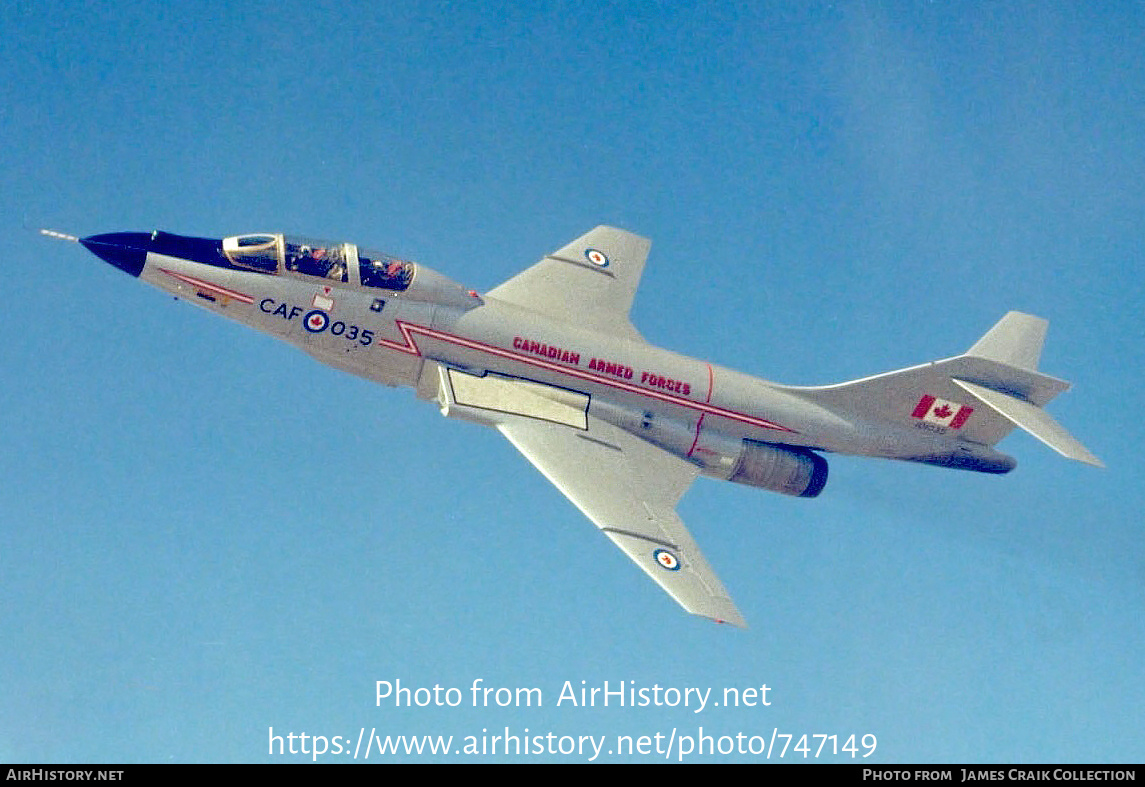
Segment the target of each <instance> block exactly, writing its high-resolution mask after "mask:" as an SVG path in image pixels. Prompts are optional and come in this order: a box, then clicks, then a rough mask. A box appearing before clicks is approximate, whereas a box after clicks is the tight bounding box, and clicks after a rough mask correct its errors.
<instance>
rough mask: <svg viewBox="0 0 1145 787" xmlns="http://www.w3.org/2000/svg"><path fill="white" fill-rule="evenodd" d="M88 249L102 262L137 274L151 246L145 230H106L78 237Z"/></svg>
mask: <svg viewBox="0 0 1145 787" xmlns="http://www.w3.org/2000/svg"><path fill="white" fill-rule="evenodd" d="M80 243H82V244H83V245H84V248H86V249H87V250H88V251H90V252H91V253H92V254H94V255H95V256H97V257H99V258H100V259H101V260H103V261H104V262H109V263H111V264H112V265H114V266H115V267H117V268H119V269H120V270H121V271H123V272H124V273H130V274H131V275H132V276H136V277H137V276H139V274H140V273H142V272H143V265H144V263H146V262H147V251H148V249H149V248H150V247H151V234H150V233H147V232H108V233H105V234H103V235H92V236H91V237H88V238H80Z"/></svg>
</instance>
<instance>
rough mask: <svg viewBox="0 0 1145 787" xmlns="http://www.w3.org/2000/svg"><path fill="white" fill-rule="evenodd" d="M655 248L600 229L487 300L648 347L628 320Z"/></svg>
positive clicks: (629, 235) (494, 291) (621, 232)
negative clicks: (640, 342) (643, 274)
mask: <svg viewBox="0 0 1145 787" xmlns="http://www.w3.org/2000/svg"><path fill="white" fill-rule="evenodd" d="M650 247H651V242H650V241H649V240H648V239H647V238H642V237H640V236H639V235H633V234H632V233H631V232H626V231H624V230H620V229H616V228H615V227H605V226H600V227H597V228H596V229H594V230H592V231H591V232H588V233H585V234H584V235H582V236H581V237H579V238H577V239H576V240H574V241H573V242H572V243H570V244H568V245H567V246H565V247H564V248H562V249H560V250H559V251H554V252H553V253H552V254H550V255H548V256H547V257H545V258H544V259H543V260H541V261H540V262H538V263H537V264H535V265H533V266H532V267H531V268H528V269H526V270H524V271H522V272H521V273H519V274H517V275H516V276H514V277H513V278H511V279H509V280H508V281H507V282H505V283H504V284H502V285H500V286H499V287H495V288H494V289H492V290H490V291H489V292H488V293H487V294H488V296H489V297H491V298H497V299H500V300H503V301H508V302H510V303H513V304H516V305H517V306H521V307H524V308H526V309H530V310H532V311H535V312H539V313H541V314H545V315H548V316H551V317H555V318H557V319H560V320H564V321H566V322H570V323H572V324H574V325H581V326H584V327H587V328H592V329H594V330H599V331H603V332H606V333H611V334H613V335H616V336H623V337H625V338H629V339H636V340H639V341H643V337H641V336H640V334H639V332H637V330H636V328H635V327H633V325H632V322H631V321H630V320H629V318H628V312H629V310H630V309H631V308H632V299H633V297H635V295H636V288H637V287H638V286H639V284H640V276H641V274H642V273H643V272H644V262H645V260H646V259H647V258H648V249H649V248H650Z"/></svg>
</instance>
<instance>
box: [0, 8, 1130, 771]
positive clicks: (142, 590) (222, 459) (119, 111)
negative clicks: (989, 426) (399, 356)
mask: <svg viewBox="0 0 1145 787" xmlns="http://www.w3.org/2000/svg"><path fill="white" fill-rule="evenodd" d="M80 5H81V4H76V3H67V2H34V3H33V2H18V1H17V2H5V3H3V4H2V5H0V33H2V34H0V69H2V74H0V76H2V78H0V141H2V148H0V150H2V153H0V161H2V166H0V205H2V206H3V210H2V211H0V226H2V229H3V237H4V239H5V242H6V244H7V249H6V252H5V253H4V254H3V255H2V261H0V269H2V270H3V273H4V276H3V278H4V281H5V282H7V297H6V304H5V309H4V312H5V319H4V325H5V330H4V334H5V335H4V340H3V342H0V381H2V383H3V384H2V385H0V761H2V762H12V761H16V762H22V761H23V762H26V761H36V762H56V763H66V762H99V761H105V762H153V761H159V762H166V761H175V762H238V761H256V762H257V761H267V760H270V761H284V760H291V759H303V758H289V757H268V753H267V750H268V729H269V728H270V727H273V728H274V730H275V732H276V734H279V733H280V734H284V735H285V734H287V733H290V732H294V733H302V732H305V733H307V734H308V735H315V734H318V735H325V736H328V737H333V736H335V735H342V736H345V737H349V738H351V739H356V737H357V736H358V734H359V730H360V729H361V728H363V727H364V728H365V729H366V731H367V732H369V730H370V729H371V728H375V729H376V731H377V732H378V733H379V734H435V735H436V734H441V735H453V736H455V747H456V746H457V745H459V744H460V743H461V742H462V739H463V738H464V736H467V735H477V736H480V735H481V734H482V730H483V729H484V730H487V734H488V735H493V734H502V733H503V730H504V728H506V727H508V728H509V729H510V732H511V733H512V734H515V735H521V736H523V735H525V734H526V733H525V728H528V730H529V732H528V733H527V734H528V735H529V736H533V735H547V734H548V733H550V732H551V733H554V734H555V735H558V736H561V735H572V736H580V735H596V736H599V735H608V736H610V739H609V744H608V747H611V746H612V741H613V738H612V736H615V735H617V734H625V735H631V736H633V737H634V738H635V737H637V736H640V735H649V736H653V735H656V734H657V733H659V734H662V735H664V736H668V735H669V734H670V733H671V732H672V730H673V729H674V730H675V731H676V733H675V734H676V736H677V737H679V736H682V735H692V736H695V735H698V734H699V728H700V727H702V728H703V730H704V734H706V735H712V736H715V737H718V736H721V735H733V736H734V735H735V734H737V733H743V734H744V735H746V736H752V735H761V736H764V737H768V738H770V736H771V735H772V731H773V730H775V729H778V732H779V733H781V734H783V733H791V734H795V735H796V736H799V735H802V734H805V733H806V734H815V733H822V734H834V735H838V736H839V740H840V741H843V740H845V738H846V736H848V735H851V734H853V733H854V734H858V735H860V736H861V735H862V734H866V733H870V734H873V735H876V736H877V739H878V748H877V751H876V753H875V755H874V756H873V757H872V758H871V761H877V762H882V763H888V762H902V761H916V762H929V761H940V762H956V761H999V762H1004V761H1013V762H1022V761H1026V762H1031V761H1032V762H1051V761H1065V762H1069V761H1084V762H1089V761H1134V762H1141V761H1143V760H1145V724H1143V712H1142V708H1143V707H1145V670H1143V669H1142V663H1143V662H1145V636H1143V633H1142V631H1143V620H1145V592H1143V585H1145V558H1143V547H1142V524H1141V515H1140V512H1141V511H1142V510H1143V509H1145V499H1143V498H1145V493H1143V489H1145V484H1143V480H1145V479H1143V478H1142V472H1141V452H1142V443H1143V437H1145V435H1143V430H1142V428H1141V415H1140V414H1141V412H1142V411H1143V410H1145V396H1143V394H1142V373H1141V363H1142V357H1141V355H1142V353H1141V348H1142V342H1143V339H1145V336H1143V333H1145V331H1143V325H1145V321H1143V319H1142V316H1141V309H1142V295H1143V292H1142V286H1141V282H1142V279H1143V275H1145V266H1143V265H1142V256H1141V254H1142V252H1141V250H1142V229H1141V227H1142V219H1143V218H1145V199H1143V197H1142V193H1143V189H1142V183H1145V139H1143V135H1145V131H1143V129H1145V57H1143V53H1145V7H1143V6H1142V5H1141V4H1140V3H1128V2H1125V3H1103V4H1099V5H1090V4H1080V3H1052V2H1047V3H1015V4H1011V3H990V4H985V5H984V6H983V7H979V6H978V4H966V3H953V2H933V3H909V2H904V3H877V2H841V3H790V4H767V3H742V4H741V3H734V4H704V5H703V7H702V8H699V9H693V8H689V7H686V6H687V4H678V3H663V4H658V3H595V2H584V3H581V2H563V3H515V2H506V3H503V4H497V3H456V4H450V3H401V2H395V3H357V4H356V3H346V2H339V3H314V2H282V1H281V0H280V1H279V2H274V3H265V4H257V3H247V2H235V3H225V4H220V3H178V4H172V3H137V2H125V1H124V0H117V1H116V2H113V3H112V2H108V3H86V4H82V5H83V8H82V9H81V8H80ZM601 223H608V224H613V225H616V226H620V227H624V228H627V229H630V230H632V231H635V232H638V233H640V234H643V235H647V236H649V237H651V238H652V239H653V246H652V254H651V257H650V259H649V264H648V267H647V269H646V272H645V275H644V281H643V285H642V288H641V290H640V292H639V293H638V296H637V299H636V303H635V307H634V309H633V320H634V322H635V323H636V325H637V326H638V327H639V329H640V330H641V331H642V332H643V333H644V335H645V336H647V337H648V338H649V340H650V341H652V342H654V343H656V344H659V345H662V346H666V347H669V348H671V349H674V350H677V351H680V352H683V353H685V354H687V355H692V356H697V357H700V358H704V359H707V360H710V361H713V362H716V363H720V364H722V365H725V366H730V367H733V368H737V369H741V370H743V371H746V372H749V373H752V374H756V375H758V376H761V377H764V378H766V379H771V380H776V381H780V382H785V383H800V384H814V383H828V382H837V381H842V380H846V379H852V378H856V377H862V376H865V375H868V374H874V373H877V372H881V371H886V370H889V369H894V368H899V367H903V366H909V365H912V364H915V363H919V362H922V361H925V360H928V359H932V358H940V357H946V356H949V355H954V354H957V353H959V352H962V351H963V350H965V349H966V348H967V347H969V346H970V345H971V344H972V343H973V342H974V341H975V340H976V339H977V338H978V337H979V336H980V335H981V334H982V333H983V332H985V331H986V330H987V329H988V328H989V327H990V326H992V325H993V324H994V322H995V321H997V320H998V319H999V318H1000V317H1001V316H1002V315H1003V314H1004V313H1005V312H1006V311H1008V310H1010V309H1018V310H1022V311H1027V312H1031V313H1034V314H1037V315H1041V316H1044V317H1047V318H1049V319H1050V321H1051V324H1050V333H1049V338H1048V341H1047V345H1046V351H1045V354H1044V355H1043V358H1042V365H1041V369H1042V370H1043V371H1045V372H1046V373H1048V374H1053V375H1056V376H1060V377H1064V378H1066V379H1069V380H1071V381H1072V382H1073V383H1074V386H1075V387H1074V389H1073V390H1072V391H1070V392H1068V393H1066V394H1065V395H1063V396H1062V397H1061V398H1060V399H1058V400H1056V401H1055V402H1053V403H1052V404H1051V405H1050V407H1049V410H1050V412H1051V414H1053V415H1054V416H1055V418H1057V419H1058V420H1059V421H1060V422H1061V423H1063V424H1064V425H1065V426H1066V427H1067V428H1068V429H1070V430H1071V431H1072V432H1073V433H1074V434H1076V435H1077V436H1078V437H1079V438H1080V439H1081V440H1082V441H1083V442H1084V443H1086V444H1087V445H1088V447H1089V448H1090V449H1091V450H1093V451H1094V452H1095V453H1096V454H1097V455H1098V456H1100V457H1101V458H1102V459H1103V460H1105V462H1106V463H1107V465H1108V468H1107V469H1105V470H1098V469H1094V468H1091V467H1087V466H1084V465H1081V464H1078V463H1075V462H1070V461H1067V460H1064V459H1062V458H1061V457H1059V456H1057V455H1056V454H1054V453H1053V452H1051V451H1049V450H1048V449H1046V448H1044V447H1043V446H1042V445H1041V444H1040V443H1037V442H1036V441H1034V440H1033V439H1032V438H1028V437H1026V436H1025V435H1024V434H1014V435H1013V436H1011V437H1009V438H1007V439H1006V440H1005V441H1004V442H1003V443H1002V444H1001V446H1000V448H1001V449H1002V450H1004V451H1006V452H1008V453H1012V454H1014V455H1015V456H1016V457H1017V458H1018V468H1017V470H1016V471H1014V472H1013V473H1011V474H1010V475H1008V476H1003V477H992V476H983V475H978V474H972V473H962V472H956V471H949V470H941V469H937V468H931V467H922V466H913V465H907V464H900V463H890V462H880V461H874V460H860V459H849V458H838V457H832V458H831V459H830V462H831V479H830V482H829V483H828V485H827V488H826V490H825V492H824V494H823V495H822V497H820V498H819V499H817V500H811V501H808V500H796V499H789V498H785V497H782V496H780V495H776V494H771V493H768V492H765V491H761V490H754V489H750V488H746V487H741V486H737V485H732V484H717V483H713V482H710V481H701V482H698V483H697V484H696V485H695V486H694V487H693V488H692V490H691V491H690V492H689V493H688V494H687V495H686V496H685V497H684V499H683V501H682V503H681V506H680V512H681V515H682V516H683V518H684V520H685V522H687V523H688V524H689V526H690V528H691V529H692V532H693V534H694V535H695V537H696V539H697V540H698V542H699V543H700V545H701V547H702V548H703V550H704V551H705V553H706V555H707V557H708V559H709V561H710V562H711V564H712V565H713V566H714V568H715V569H716V571H717V572H718V573H719V575H720V577H721V578H722V580H723V581H724V583H725V584H726V585H727V587H728V589H729V591H730V592H731V593H732V595H733V597H734V598H735V600H736V602H737V603H738V605H739V606H740V608H741V609H742V610H743V612H744V614H745V616H746V617H747V619H748V622H749V624H750V626H751V627H750V629H748V630H747V631H739V630H736V629H734V628H731V627H724V626H715V625H712V624H710V623H707V622H706V621H703V620H701V619H698V618H692V617H690V616H688V615H687V614H685V613H684V612H682V611H681V610H680V608H679V607H677V605H676V604H675V603H674V602H672V600H671V599H670V598H668V597H667V596H666V595H665V594H664V593H663V592H662V591H661V590H660V589H659V588H657V587H656V586H655V585H654V584H653V583H652V582H651V581H649V580H648V578H647V577H645V576H644V575H643V574H642V573H641V572H640V571H639V570H637V569H636V568H635V567H634V566H633V565H632V564H631V563H630V562H629V560H628V559H627V558H626V557H625V556H624V555H623V554H621V553H620V552H619V550H617V549H616V548H615V547H613V546H612V545H611V544H610V543H609V542H608V540H607V539H605V538H604V537H602V536H601V535H600V534H599V533H598V532H597V531H596V529H595V528H594V527H593V526H592V525H591V524H590V523H589V522H588V521H587V520H585V519H584V518H583V517H582V516H581V515H580V513H579V512H578V511H576V510H575V509H574V508H573V507H572V505H570V504H569V503H568V502H567V501H566V500H565V499H564V498H563V497H562V496H561V495H560V494H559V493H558V492H557V491H556V490H555V489H553V488H552V487H550V485H549V484H548V483H547V482H546V481H545V480H544V479H543V478H542V477H541V476H540V474H538V473H537V472H536V471H535V470H534V469H533V468H532V467H531V466H529V464H528V463H527V462H526V461H525V460H524V459H523V458H521V457H520V456H518V455H517V454H516V452H515V451H514V449H513V448H512V447H511V446H510V445H508V443H506V442H505V441H503V440H502V439H501V438H500V437H499V436H498V435H497V434H496V433H495V432H492V431H490V430H484V429H482V428H480V427H478V426H475V425H471V424H468V423H459V422H454V421H447V420H446V419H443V418H441V416H440V415H439V414H438V413H437V412H436V410H435V409H434V408H433V407H432V406H431V405H427V404H425V403H422V402H418V401H417V400H415V398H414V397H413V395H412V394H411V392H410V391H408V390H394V389H386V388H383V387H379V386H376V385H373V384H370V383H368V382H365V381H363V380H359V379H356V378H353V377H351V376H349V375H346V374H343V373H340V372H337V371H334V370H332V369H329V368H326V367H323V366H320V365H319V364H317V363H315V362H314V361H312V360H310V359H309V358H308V357H306V356H305V355H303V354H302V353H300V352H298V351H296V350H294V349H291V348H290V347H288V346H287V345H285V344H282V343H279V342H276V341H275V340H273V339H271V338H269V337H267V336H264V335H262V334H258V333H255V332H253V331H251V330H249V329H247V328H245V327H243V326H241V325H238V324H236V323H233V322H229V321H226V320H222V319H219V318H217V317H213V316H211V315H208V314H207V313H205V312H203V311H200V310H198V309H194V308H191V307H190V306H188V305H187V304H185V303H182V302H176V301H174V300H173V299H172V298H170V297H167V296H164V295H162V294H161V293H159V292H158V291H156V290H153V289H151V288H149V287H147V286H145V285H142V284H141V283H139V282H137V281H134V280H132V279H130V278H129V277H127V276H125V275H124V274H122V273H121V272H119V271H117V270H114V269H113V268H111V267H110V266H108V265H105V264H104V263H102V262H100V261H99V260H98V259H96V258H94V257H92V256H91V255H89V254H87V253H86V252H85V251H84V250H83V249H82V248H80V247H78V246H74V245H69V244H66V243H61V242H59V241H51V240H48V239H45V238H42V237H40V236H39V235H37V234H36V233H35V230H36V229H37V228H39V227H41V226H47V227H52V228H55V229H59V230H63V231H66V232H71V233H74V234H77V235H89V234H95V233H100V232H112V231H123V230H137V231H138V230H144V231H148V230H151V229H155V228H162V229H165V230H168V231H172V232H179V233H184V234H198V235H208V236H222V235H231V234H238V233H243V232H253V231H286V232H293V233H299V234H306V235H311V236H317V237H326V238H332V239H337V240H350V241H354V242H357V243H361V244H364V245H366V246H368V247H370V248H380V249H384V250H387V251H389V252H392V253H395V254H399V255H402V256H405V257H408V258H412V259H416V260H418V261H420V262H422V263H424V264H427V265H429V266H431V267H433V268H435V269H437V270H440V271H441V272H443V273H445V274H447V275H449V276H451V277H453V278H455V279H457V280H459V281H461V282H463V283H465V284H467V285H469V286H472V287H475V288H477V289H478V290H487V289H490V288H492V287H493V286H495V285H496V284H498V283H500V282H501V281H503V280H504V279H506V278H508V277H509V276H511V275H513V274H514V273H516V272H518V271H519V270H521V269H523V268H524V267H526V266H528V265H530V264H532V263H533V262H534V261H536V260H537V259H539V258H540V257H541V256H543V255H544V254H545V253H547V252H549V251H552V250H554V249H556V248H559V247H560V246H562V245H563V244H565V243H566V242H568V241H569V240H571V239H573V238H575V237H577V236H578V235H580V234H582V233H583V232H585V231H586V230H588V229H589V228H591V227H593V226H595V225H597V224H601ZM476 678H481V679H483V680H484V682H485V685H486V686H492V687H497V686H504V687H537V688H540V689H541V690H542V692H543V702H544V705H543V706H542V707H539V708H538V707H533V708H523V709H522V708H489V709H485V708H477V709H474V708H472V707H460V708H435V707H428V708H412V709H409V708H401V709H397V708H394V707H393V706H392V705H389V704H387V705H385V706H384V707H381V708H379V707H376V706H375V681H377V680H391V681H392V680H399V679H400V681H401V682H402V685H404V686H410V687H418V686H422V687H432V686H433V685H435V684H437V685H441V686H443V687H457V688H461V689H465V690H466V692H465V694H464V695H463V696H464V697H465V705H466V706H468V704H469V698H470V695H469V693H468V691H467V689H468V687H469V686H470V685H471V683H472V682H473V680H474V679H476ZM582 680H583V681H586V684H585V685H586V686H589V687H594V686H595V687H602V686H603V684H604V682H605V681H608V682H609V683H610V685H611V686H612V687H613V688H615V687H616V686H617V684H618V683H621V682H624V683H626V684H627V682H628V681H635V682H636V683H635V684H634V685H636V686H639V687H647V688H651V687H653V686H656V685H658V686H661V687H674V688H678V689H681V690H682V689H684V688H686V687H699V688H708V687H710V688H712V690H713V691H712V696H713V700H718V699H720V698H721V696H722V691H723V689H724V688H725V687H738V688H746V687H752V686H756V687H758V686H761V685H764V684H766V685H767V686H769V687H770V692H769V695H768V696H769V700H770V701H771V705H770V706H769V707H763V708H739V709H734V708H725V707H718V708H713V707H708V708H707V709H705V710H704V711H703V712H702V713H698V714H697V713H694V712H693V710H694V708H682V707H678V708H669V707H648V708H629V707H624V708H619V707H616V705H615V703H613V704H612V705H611V706H610V707H608V708H602V707H595V708H580V707H572V706H571V705H570V703H568V702H564V703H562V704H561V705H560V706H559V707H557V705H556V701H557V699H558V697H559V695H560V692H561V688H562V684H563V683H564V682H565V681H571V682H572V685H574V686H575V687H576V688H579V687H580V685H581V684H580V682H581V681H582ZM791 756H793V754H792V753H789V754H788V757H789V758H790V757H791ZM326 759H328V760H335V759H340V760H347V761H348V760H349V759H350V758H349V757H348V756H346V755H342V756H341V757H340V758H337V757H334V756H333V755H330V756H329V757H327V758H326ZM373 759H376V754H375V755H374V756H373V757H372V758H371V760H373ZM421 759H422V760H426V759H432V758H430V757H423V758H421ZM510 759H512V760H514V761H518V760H519V761H538V760H543V761H550V760H559V759H562V758H561V757H551V758H550V757H549V756H547V755H545V756H538V755H530V756H520V757H512V758H510ZM565 759H568V760H570V761H581V760H583V759H585V758H584V757H582V756H580V755H574V756H570V757H568V758H565ZM602 759H605V760H608V761H617V760H620V759H635V760H642V759H659V758H657V757H655V756H652V757H644V758H642V757H633V758H628V757H620V756H617V755H614V756H612V757H608V756H607V755H605V756H603V757H602ZM714 759H717V760H720V759H724V758H720V757H718V756H717V757H715V758H714ZM747 759H752V758H751V757H748V758H747ZM827 759H828V761H839V760H843V759H845V758H844V757H838V758H835V757H830V758H827Z"/></svg>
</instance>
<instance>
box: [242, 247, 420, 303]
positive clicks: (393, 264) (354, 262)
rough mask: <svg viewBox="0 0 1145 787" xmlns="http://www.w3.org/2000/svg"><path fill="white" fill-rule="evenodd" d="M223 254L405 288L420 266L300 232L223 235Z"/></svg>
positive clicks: (269, 269) (247, 262)
mask: <svg viewBox="0 0 1145 787" xmlns="http://www.w3.org/2000/svg"><path fill="white" fill-rule="evenodd" d="M223 254H224V255H225V256H226V258H227V259H228V260H230V262H231V263H232V264H234V265H236V266H238V267H240V268H247V269H249V270H253V271H258V272H260V273H269V274H282V273H286V274H294V275H301V276H308V277H315V278H319V279H326V280H328V281H331V282H340V283H342V284H346V283H347V282H350V281H353V282H354V283H355V284H361V285H362V286H363V287H373V288H377V289H383V290H392V291H396V292H403V291H405V290H406V289H407V288H408V287H409V286H410V282H411V281H413V277H414V275H415V274H416V273H417V266H416V265H415V264H414V263H412V262H408V261H406V260H401V259H398V258H397V257H391V256H390V255H388V254H383V253H381V252H377V251H367V250H365V249H359V248H358V247H357V246H356V245H355V244H353V243H331V242H329V241H321V240H312V239H309V238H300V237H297V236H290V235H282V234H268V233H259V234H253V235H236V236H234V237H231V238H224V239H223Z"/></svg>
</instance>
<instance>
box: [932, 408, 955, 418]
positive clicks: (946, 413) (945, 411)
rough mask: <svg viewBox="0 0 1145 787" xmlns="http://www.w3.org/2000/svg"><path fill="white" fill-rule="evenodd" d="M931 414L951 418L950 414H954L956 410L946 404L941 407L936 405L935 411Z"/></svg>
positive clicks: (936, 416)
mask: <svg viewBox="0 0 1145 787" xmlns="http://www.w3.org/2000/svg"><path fill="white" fill-rule="evenodd" d="M931 415H933V416H934V417H935V418H949V417H950V416H952V415H954V411H953V410H951V409H950V408H949V407H947V406H946V405H942V406H941V407H935V408H934V412H933V413H931Z"/></svg>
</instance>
